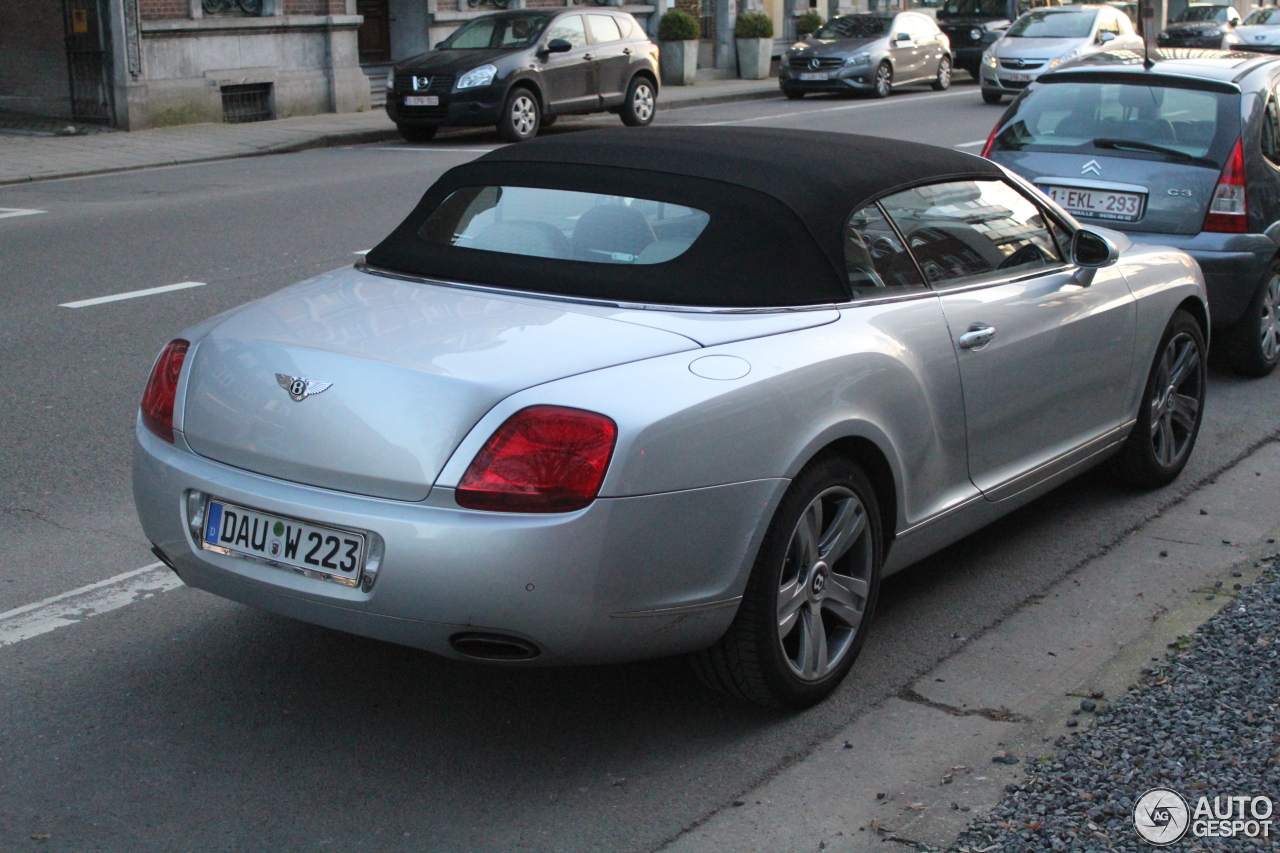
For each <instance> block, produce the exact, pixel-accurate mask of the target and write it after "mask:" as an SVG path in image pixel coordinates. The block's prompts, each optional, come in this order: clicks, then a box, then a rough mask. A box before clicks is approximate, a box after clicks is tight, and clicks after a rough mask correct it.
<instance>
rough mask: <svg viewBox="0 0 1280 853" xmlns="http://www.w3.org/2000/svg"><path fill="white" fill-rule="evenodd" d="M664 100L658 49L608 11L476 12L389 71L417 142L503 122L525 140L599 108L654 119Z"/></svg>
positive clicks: (399, 118)
mask: <svg viewBox="0 0 1280 853" xmlns="http://www.w3.org/2000/svg"><path fill="white" fill-rule="evenodd" d="M657 101H658V47H657V45H655V44H654V43H653V42H651V41H649V38H648V36H646V35H645V32H644V30H643V29H642V28H641V26H640V25H639V24H638V23H637V22H636V20H635V18H633V17H631V16H630V15H629V14H627V13H625V12H618V11H614V10H610V9H591V10H589V11H587V10H582V11H579V10H572V11H569V10H565V11H556V10H548V11H543V10H520V11H513V12H499V13H496V14H493V15H484V16H481V17H479V18H473V19H472V20H470V21H468V22H467V23H466V24H465V25H464V26H462V27H460V28H459V29H458V30H457V31H455V32H454V33H453V34H452V35H451V36H449V37H448V38H447V39H445V40H444V41H442V42H440V43H439V44H437V45H436V49H435V50H432V51H429V52H427V53H424V54H421V55H420V56H415V57H413V58H412V59H408V60H405V61H404V62H401V63H399V64H397V65H396V67H395V68H394V69H392V71H391V74H390V75H388V77H387V115H389V116H390V117H391V120H392V121H394V122H395V123H396V127H397V128H399V130H400V134H401V135H402V136H403V137H404V138H405V139H407V140H409V141H411V142H420V141H425V140H428V139H431V138H432V137H433V136H435V133H436V130H437V129H438V128H440V127H442V126H444V125H467V126H484V125H496V126H497V128H498V133H499V134H500V135H501V136H502V138H504V139H506V140H508V141H510V142H523V141H524V140H526V139H532V138H533V137H534V136H536V135H537V133H538V128H539V127H545V126H547V125H549V124H551V122H552V121H554V120H555V119H556V117H558V116H562V115H573V114H582V113H593V112H602V111H609V112H616V113H618V114H619V115H620V116H621V118H622V122H623V124H626V125H629V126H631V127H638V126H643V125H647V124H649V122H651V121H653V114H654V111H655V110H656V108H657Z"/></svg>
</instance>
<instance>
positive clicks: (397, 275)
mask: <svg viewBox="0 0 1280 853" xmlns="http://www.w3.org/2000/svg"><path fill="white" fill-rule="evenodd" d="M355 268H356V269H357V270H359V271H360V272H363V273H367V274H369V275H376V276H382V277H383V278H394V279H399V280H400V281H412V282H416V283H418V284H435V285H439V286H440V287H453V288H457V289H458V290H474V291H477V292H479V293H492V294H496V295H498V296H514V297H519V298H521V299H546V300H548V301H550V302H568V303H571V304H575V305H595V306H598V307H601V308H621V309H625V310H628V311H662V312H668V313H680V314H794V313H799V312H802V311H827V310H830V309H832V308H836V307H837V305H836V303H834V302H823V303H820V304H817V305H779V306H775V307H768V308H725V307H716V306H709V305H663V304H661V303H650V302H622V301H619V300H614V299H592V298H590V297H588V296H565V295H562V294H559V293H541V292H539V291H536V290H517V289H515V288H510V287H498V286H496V285H490V284H471V283H468V282H462V281H449V280H446V279H442V278H431V277H429V276H421V275H410V274H409V273H402V272H395V271H394V270H388V269H382V268H381V267H375V266H373V265H371V264H370V263H369V262H368V261H367V260H365V259H364V258H363V257H361V258H360V259H359V260H357V261H356V262H355ZM859 304H861V303H859Z"/></svg>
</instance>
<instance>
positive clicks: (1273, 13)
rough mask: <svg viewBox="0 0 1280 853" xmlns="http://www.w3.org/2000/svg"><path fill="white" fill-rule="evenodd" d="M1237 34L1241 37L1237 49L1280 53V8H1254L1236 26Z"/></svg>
mask: <svg viewBox="0 0 1280 853" xmlns="http://www.w3.org/2000/svg"><path fill="white" fill-rule="evenodd" d="M1235 34H1236V37H1237V38H1238V39H1240V42H1239V44H1237V45H1235V47H1236V49H1237V50H1251V51H1254V52H1255V53H1280V9H1277V8H1276V7H1275V6H1267V7H1265V8H1262V9H1255V10H1253V11H1252V12H1250V13H1249V17H1247V18H1245V19H1244V23H1243V24H1241V25H1240V26H1238V27H1236V29H1235Z"/></svg>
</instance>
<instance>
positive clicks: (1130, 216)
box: [1040, 184, 1146, 222]
mask: <svg viewBox="0 0 1280 853" xmlns="http://www.w3.org/2000/svg"><path fill="white" fill-rule="evenodd" d="M1040 189H1041V190H1042V191H1043V192H1044V193H1045V195H1047V196H1049V198H1051V199H1053V200H1054V201H1056V202H1057V203H1058V204H1060V205H1062V207H1063V208H1064V209H1065V210H1066V211H1067V212H1068V213H1070V214H1072V215H1073V216H1090V217H1093V218H1094V219H1110V220H1113V221H1116V222H1136V221H1137V220H1138V218H1139V217H1140V216H1142V203H1143V201H1144V200H1145V199H1146V196H1144V195H1142V194H1141V193H1122V192H1112V191H1111V190H1085V189H1080V188H1078V187H1058V186H1052V185H1048V184H1046V185H1044V186H1041V187H1040Z"/></svg>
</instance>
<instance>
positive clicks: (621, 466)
mask: <svg viewBox="0 0 1280 853" xmlns="http://www.w3.org/2000/svg"><path fill="white" fill-rule="evenodd" d="M638 163H639V164H643V168H638V167H637V166H636V165H635V164H638ZM867 163H875V164H877V168H876V169H874V170H869V169H866V168H864V167H865V164H867ZM1206 312H1207V308H1206V302H1205V293H1204V287H1203V284H1202V281H1201V278H1200V273H1199V270H1198V269H1197V267H1196V265H1195V263H1194V262H1193V261H1192V260H1191V259H1190V258H1189V257H1187V256H1186V255H1184V254H1181V253H1179V252H1177V251H1171V250H1169V249H1166V248H1161V247H1152V246H1143V245H1138V244H1136V243H1132V242H1130V241H1129V240H1128V239H1127V238H1126V237H1125V236H1124V235H1123V234H1120V233H1117V232H1111V231H1104V230H1101V229H1096V230H1090V229H1085V228H1081V227H1080V226H1079V225H1078V224H1077V223H1076V222H1075V220H1073V219H1072V218H1071V216H1069V215H1068V214H1066V213H1065V212H1063V211H1062V210H1061V209H1060V208H1059V207H1057V206H1055V205H1054V204H1053V203H1052V202H1050V201H1049V200H1047V199H1046V198H1045V197H1043V196H1042V195H1040V194H1039V193H1037V192H1036V191H1035V190H1034V189H1032V188H1031V187H1030V186H1029V185H1028V184H1025V183H1023V182H1022V181H1021V180H1020V179H1018V178H1016V177H1014V176H1013V175H1012V174H1011V173H1009V172H1006V171H1005V170H1004V169H1003V168H1001V167H1000V166H997V165H996V164H994V163H992V162H990V161H987V160H983V159H981V158H978V157H974V156H971V155H968V154H963V153H960V152H956V151H952V150H947V149H941V148H934V147H931V146H926V145H919V144H914V143H908V142H900V141H897V140H885V139H878V138H868V137H858V136H852V135H844V134H834V133H818V132H804V131H786V130H773V129H758V130H752V129H743V128H706V127H691V128H661V129H648V130H645V131H627V130H621V129H620V130H618V131H616V132H615V131H608V130H606V131H596V132H588V133H577V134H573V135H571V136H560V137H555V138H553V139H545V140H538V141H534V142H530V143H528V144H526V145H521V146H512V147H508V148H503V149H499V150H497V151H494V152H491V153H489V154H487V155H485V156H483V157H481V158H480V159H478V160H476V161H474V162H472V163H469V164H467V165H463V166H459V167H457V168H455V169H452V170H451V171H449V172H447V173H446V174H445V175H444V176H443V177H442V178H441V179H440V180H439V181H438V182H437V183H436V184H435V185H434V186H432V187H431V188H430V189H429V190H428V191H427V193H426V195H425V196H424V197H423V199H422V201H421V203H420V204H419V205H418V207H417V208H416V209H415V210H414V211H413V212H412V213H411V214H410V215H409V216H408V218H407V219H406V220H405V221H404V223H403V224H402V225H400V226H399V227H398V228H397V229H396V230H395V231H394V232H393V233H392V234H391V236H389V237H388V238H387V239H386V240H385V241H383V242H382V243H381V244H380V245H379V246H377V247H376V248H375V249H374V250H373V251H372V252H371V253H370V254H369V255H368V258H367V261H366V262H365V263H363V264H361V265H358V266H356V267H355V268H346V269H340V270H336V271H334V272H330V273H327V274H325V275H322V276H319V277H318V278H315V279H312V280H310V281H306V282H303V283H301V284H297V285H294V286H292V287H289V288H286V289H284V290H281V291H279V292H278V293H275V294H274V295H271V296H268V297H266V298H264V299H261V300H259V301H257V302H253V303H250V304H249V305H246V306H244V307H242V308H240V309H237V310H234V311H231V312H228V313H226V314H223V315H220V316H218V317H215V318H212V319H210V320H208V321H206V322H204V323H201V324H199V325H196V326H194V327H192V328H190V329H187V330H186V331H184V332H183V333H182V334H181V335H180V336H179V337H178V338H175V339H174V340H173V341H172V342H170V343H169V344H168V345H167V346H166V347H165V348H164V350H163V352H162V353H161V355H160V356H159V358H158V359H157V361H156V363H155V366H154V368H153V370H152V373H151V378H150V380H149V381H148V383H147V386H146V390H145V392H144V395H143V400H142V405H141V410H140V412H139V417H138V422H137V428H136V436H137V443H136V447H135V455H134V469H133V477H134V492H135V496H136V501H137V508H138V514H139V516H140V518H141V521H142V526H143V529H144V530H145V531H146V534H147V536H148V537H150V539H151V541H152V542H153V544H154V546H155V551H156V553H157V554H158V555H159V556H160V557H161V559H163V560H164V561H165V562H166V563H168V564H169V565H170V566H172V567H173V568H174V570H175V571H176V572H177V573H178V574H179V575H180V576H181V577H182V579H183V580H184V581H186V582H187V583H188V584H190V585H192V586H195V587H199V588H201V589H204V590H208V591H210V592H213V593H215V594H217V595H221V596H225V597H227V598H230V599H234V600H236V601H240V602H244V603H246V604H250V605H253V606H256V607H260V608H264V609H266V610H270V611H274V612H276V613H280V614H284V615H286V616H291V617H294V618H298V619H303V620H307V621H310V622H314V623H317V624H320V625H326V626H330V627H332V628H336V629H339V630H343V631H350V632H353V633H357V634H363V635H366V636H370V637H376V638H380V639H383V640H388V641H391V642H395V643H402V644H405V645H409V646H416V647H419V648H422V649H427V650H430V651H432V652H435V653H437V654H440V655H445V656H448V657H452V658H461V659H466V660H475V661H498V662H504V663H507V664H513V665H537V664H583V663H599V662H609V661H626V660H634V659H639V658H647V657H655V656H660V655H673V654H690V655H692V659H693V661H694V665H695V668H696V670H697V671H698V672H699V673H700V675H701V676H702V677H703V679H704V680H705V681H706V682H707V683H708V684H710V685H712V686H714V687H716V688H718V689H721V690H723V691H725V692H727V693H730V694H732V695H735V696H738V697H742V698H745V699H749V700H752V701H755V702H760V703H764V704H770V705H782V706H787V707H804V706H806V705H809V704H812V703H814V702H817V701H818V700H820V699H821V698H823V697H824V696H825V695H827V694H828V693H829V692H830V691H831V690H833V689H834V688H835V687H836V685H837V684H838V683H839V682H840V680H841V679H842V678H843V677H844V676H845V674H846V673H847V672H848V671H849V668H850V667H851V666H852V664H853V661H854V658H855V657H856V656H857V654H858V650H859V649H860V648H861V646H862V644H863V642H864V640H865V638H866V635H867V630H868V627H869V625H870V620H871V616H872V613H873V611H874V608H875V602H876V595H877V590H878V588H879V584H880V581H881V578H883V577H884V576H886V575H889V574H891V573H893V572H896V571H898V570H900V569H902V568H903V567H905V566H908V565H910V564H911V563H913V562H915V561H917V560H919V559H921V558H922V557H924V556H926V555H928V554H930V553H932V552H934V551H937V550H938V549H940V548H942V547H944V546H946V545H947V544H949V543H951V542H954V541H956V540H957V539H959V538H961V537H963V536H965V535H967V534H968V533H970V532H972V531H974V530H976V529H978V528H979V527H982V526H983V525H985V524H987V523H988V522H990V521H992V520H993V519H996V518H998V517H1000V516H1002V515H1004V514H1005V513H1007V512H1009V511H1011V510H1013V509H1015V508H1016V507H1019V506H1021V505H1023V504H1025V503H1027V502H1028V501H1030V500H1032V499H1033V498H1035V497H1036V496H1038V495H1041V494H1043V493H1045V492H1046V491H1048V490H1050V489H1052V488H1054V487H1055V486H1057V485H1058V484H1060V483H1062V482H1064V481H1066V480H1067V479H1069V478H1071V477H1073V476H1075V475H1076V474H1077V473H1079V472H1081V471H1083V470H1085V469H1087V468H1090V467H1092V466H1094V465H1096V464H1098V463H1100V462H1103V461H1104V460H1108V459H1109V460H1110V464H1111V465H1112V467H1113V469H1114V471H1115V472H1116V473H1117V474H1118V475H1119V476H1122V477H1123V478H1125V479H1126V480H1127V481H1129V482H1132V483H1136V484H1139V485H1142V486H1145V487H1154V486H1159V485H1162V484H1165V483H1168V482H1170V481H1171V480H1173V478H1175V477H1176V476H1177V475H1178V473H1179V472H1180V471H1181V470H1182V468H1183V466H1184V465H1185V464H1186V461H1187V458H1188V456H1189V455H1190V453H1191V451H1192V447H1193V445H1194V443H1195V440H1196V434H1197V431H1198V429H1199V424H1200V418H1201V412H1202V405H1203V401H1204V392H1205V366H1204V365H1205V361H1204V352H1205V337H1204V335H1205V330H1206V328H1207V322H1208V317H1207V313H1206Z"/></svg>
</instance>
